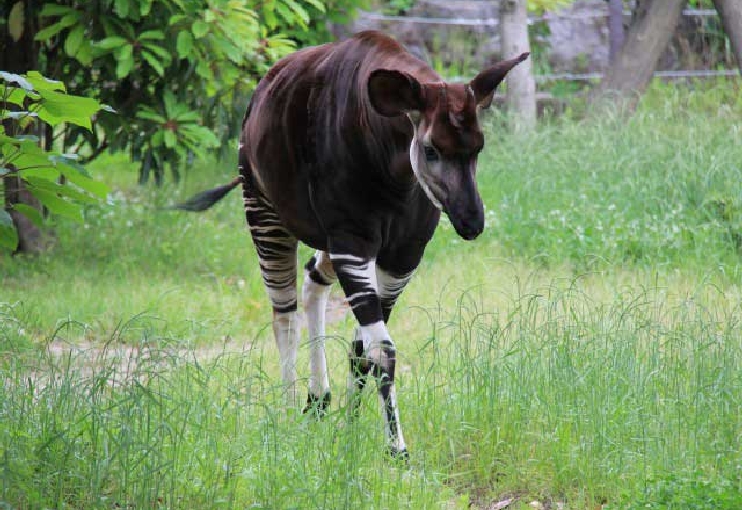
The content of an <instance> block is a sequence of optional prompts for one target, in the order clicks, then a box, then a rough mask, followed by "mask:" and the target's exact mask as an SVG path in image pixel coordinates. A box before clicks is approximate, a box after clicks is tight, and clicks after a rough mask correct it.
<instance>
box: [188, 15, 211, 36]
mask: <svg viewBox="0 0 742 510" xmlns="http://www.w3.org/2000/svg"><path fill="white" fill-rule="evenodd" d="M191 31H192V32H193V36H194V37H195V38H196V39H201V38H202V37H203V36H205V35H206V34H207V33H208V32H209V25H207V24H206V22H205V21H204V20H201V19H197V20H196V21H194V22H193V26H192V27H191Z"/></svg>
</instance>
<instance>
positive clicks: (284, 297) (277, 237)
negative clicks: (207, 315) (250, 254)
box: [243, 181, 301, 407]
mask: <svg viewBox="0 0 742 510" xmlns="http://www.w3.org/2000/svg"><path fill="white" fill-rule="evenodd" d="M243 189H244V192H243V197H244V201H245V216H246V217H247V224H248V227H249V229H250V235H251V236H252V239H253V243H254V244H255V249H256V250H257V252H258V260H259V263H260V272H261V274H262V276H263V283H264V284H265V288H266V290H267V291H268V297H269V298H270V300H271V304H272V305H273V334H274V336H275V339H276V345H277V347H278V353H279V356H280V363H281V379H282V380H283V383H284V385H285V390H286V399H287V402H288V405H289V407H294V406H296V405H297V400H296V354H297V350H298V348H299V337H300V332H301V324H300V321H299V316H298V314H297V311H296V296H297V290H296V249H297V245H298V243H297V240H296V238H295V237H294V236H293V235H291V234H290V233H289V231H288V230H286V228H285V227H284V226H283V224H282V223H281V220H280V219H279V218H278V215H276V213H275V211H274V210H273V207H272V206H271V204H270V203H269V202H268V201H267V200H266V199H265V198H263V197H262V196H260V195H259V194H258V193H257V192H255V191H254V187H253V186H252V185H251V184H250V182H249V181H248V183H247V184H246V185H245V186H244V188H243Z"/></svg>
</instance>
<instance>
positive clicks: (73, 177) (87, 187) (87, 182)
mask: <svg viewBox="0 0 742 510" xmlns="http://www.w3.org/2000/svg"><path fill="white" fill-rule="evenodd" d="M64 176H65V177H67V180H68V181H70V182H71V183H72V184H74V185H75V186H77V187H78V188H80V189H82V190H84V191H87V192H88V193H91V194H93V195H95V196H97V197H99V198H103V199H105V198H106V197H107V196H108V193H109V192H110V189H109V188H108V186H106V185H105V184H104V183H102V182H99V181H96V180H94V179H91V178H90V177H88V176H86V175H84V174H82V173H81V172H78V171H76V170H71V171H66V172H64Z"/></svg>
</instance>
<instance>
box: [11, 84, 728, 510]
mask: <svg viewBox="0 0 742 510" xmlns="http://www.w3.org/2000/svg"><path fill="white" fill-rule="evenodd" d="M575 109H577V107H575ZM740 119H742V94H740V82H739V81H738V80H720V81H718V82H713V83H703V84H700V83H690V84H683V85H678V86H673V85H668V84H662V83H655V84H654V85H653V86H652V88H651V89H650V91H649V92H648V94H647V96H646V97H645V98H644V100H643V102H642V104H641V106H640V109H639V111H638V112H637V113H636V114H635V115H634V116H632V117H631V118H628V119H627V118H620V117H619V116H617V115H613V114H610V113H604V114H602V115H600V116H598V115H595V114H592V115H589V116H588V117H583V116H582V115H581V114H580V115H578V114H576V113H570V112H567V114H566V115H565V116H564V117H563V118H560V119H548V120H546V121H544V122H543V124H542V125H541V126H540V127H539V129H538V130H537V131H536V132H535V133H532V134H529V135H509V134H506V133H505V132H504V130H503V127H502V124H503V123H502V119H501V118H500V117H499V116H497V115H496V114H492V115H490V116H489V120H488V121H487V135H488V136H487V145H486V148H485V151H484V153H483V155H482V157H481V159H480V164H479V176H478V180H479V183H480V188H481V191H482V195H483V198H484V202H485V205H486V208H487V227H486V230H485V232H484V233H483V234H482V236H481V237H480V238H479V239H478V240H477V241H474V242H465V241H462V240H459V239H457V238H456V236H455V233H454V232H453V229H452V227H451V226H450V224H448V222H447V221H444V222H442V224H441V226H440V227H439V230H438V232H437V233H436V236H435V238H434V240H433V241H432V243H431V244H430V245H429V247H428V250H427V252H426V257H425V260H424V262H423V264H422V265H421V267H420V268H419V270H418V273H417V275H416V277H415V278H414V279H413V281H412V282H411V283H410V285H409V287H408V289H407V290H406V291H405V293H404V294H403V296H402V298H401V299H400V302H399V304H398V306H397V309H396V310H395V312H394V313H393V315H392V319H391V322H390V330H391V332H392V335H393V336H394V338H395V341H396V343H397V348H398V352H399V365H398V366H399V367H400V368H399V369H398V372H399V376H398V391H399V404H400V409H401V415H402V416H401V419H402V423H403V426H404V429H405V437H406V439H407V441H408V443H409V447H410V450H411V457H410V460H409V463H408V464H405V463H402V462H396V461H392V460H390V459H389V458H388V457H387V456H386V455H385V453H384V438H383V431H382V427H381V423H382V420H381V418H380V414H379V409H378V403H377V400H376V396H375V394H373V392H368V393H367V394H366V395H365V398H364V405H363V407H362V411H361V413H360V417H359V419H358V420H356V421H353V422H349V421H348V420H346V413H345V407H344V404H345V402H344V394H345V389H344V386H345V380H346V376H347V373H346V372H347V364H348V362H347V350H348V342H349V340H350V338H351V334H352V329H353V321H352V317H351V315H350V314H349V313H348V311H347V309H346V308H345V307H344V306H343V304H342V298H341V295H340V293H339V292H338V290H339V289H336V290H335V291H334V294H333V296H334V297H333V310H332V314H331V317H332V323H331V324H330V326H329V331H328V333H329V335H330V336H329V338H328V356H329V359H328V364H329V366H330V370H331V377H332V380H331V382H332V388H333V406H332V409H331V412H330V414H329V416H327V418H326V419H325V420H323V421H320V422H316V421H313V420H311V419H308V418H307V417H304V416H302V415H300V414H298V413H296V412H294V411H293V410H284V409H283V407H282V405H281V389H280V387H279V377H278V355H277V352H276V349H275V346H274V345H273V340H272V336H271V334H270V323H269V320H270V313H271V312H270V306H269V304H268V302H267V299H266V297H265V295H264V291H263V289H262V284H261V281H260V276H259V273H258V271H257V263H256V260H255V254H254V249H253V248H252V246H251V243H250V241H249V238H248V235H247V231H246V228H245V225H244V217H243V213H242V206H241V203H240V197H239V196H238V193H234V194H233V196H229V197H228V198H227V199H226V200H225V201H224V202H223V203H221V204H219V205H218V206H217V207H215V208H214V209H213V210H211V211H209V212H206V213H202V214H185V213H180V212H174V211H170V210H167V209H165V207H166V206H167V205H169V204H172V203H174V202H176V201H178V200H182V199H184V198H186V197H187V196H189V195H190V194H191V193H193V192H195V191H198V190H200V189H203V188H206V187H211V186H214V185H216V184H220V183H223V182H226V181H227V180H228V179H230V178H231V176H233V174H234V167H235V163H234V161H227V162H221V163H216V162H212V161H210V162H196V163H194V164H193V167H192V168H190V169H188V171H187V172H186V173H185V178H184V181H183V182H182V183H180V184H178V185H175V184H168V185H166V186H165V187H163V188H162V189H151V188H139V187H137V186H136V185H135V184H134V182H135V170H136V169H135V168H133V167H132V165H130V164H129V163H128V162H127V161H126V159H125V158H124V157H123V156H120V155H113V156H106V157H105V159H103V160H100V161H98V162H97V163H96V164H94V165H93V167H92V168H91V171H92V172H93V173H94V174H95V175H96V177H97V178H99V179H101V180H103V181H105V182H107V183H108V184H109V185H110V186H111V188H112V193H111V195H110V198H109V200H108V203H106V204H101V205H97V206H87V207H86V210H85V220H84V222H83V223H82V224H78V223H73V222H68V221H67V220H62V219H51V228H52V229H53V231H54V233H55V237H56V241H55V243H54V246H53V247H52V249H51V250H50V251H49V252H48V253H46V254H44V255H42V256H40V257H37V258H11V257H10V256H7V255H2V256H0V372H1V376H2V379H3V388H2V392H3V393H2V395H1V396H0V453H1V454H2V458H3V463H2V470H1V471H0V506H1V507H3V508H12V509H36V508H59V509H62V508H65V509H98V508H100V509H111V508H136V509H140V508H141V509H145V508H157V509H160V508H161V509H165V508H172V509H186V508H272V509H288V508H301V509H305V508H351V507H352V508H378V509H382V508H384V509H386V508H389V509H392V508H413V509H423V508H431V509H433V508H443V509H465V508H476V509H487V508H497V506H496V505H497V503H498V502H504V501H507V500H512V502H511V503H510V505H509V506H508V507H507V508H509V509H526V508H527V509H530V508H544V509H547V508H569V509H591V510H593V509H596V508H605V509H625V508H642V509H644V508H652V509H688V508H694V509H725V508H728V509H736V508H742V478H741V475H740V465H742V453H741V452H740V450H739V443H740V437H739V434H740V430H742V322H741V321H742V310H741V309H740V307H741V305H740V303H741V300H740V298H741V297H742V286H741V284H742V263H741V260H740V254H741V253H742V143H740V142H741V141H742V121H741V120H740ZM309 255H310V251H308V250H306V249H302V251H301V253H300V257H301V258H302V261H303V260H305V259H306V258H308V256H309ZM299 363H300V365H299V368H300V370H299V371H300V377H303V379H302V382H301V383H300V387H305V386H306V377H308V370H307V368H306V366H307V349H306V346H302V348H301V352H300V360H299ZM504 504H505V503H502V505H504ZM502 505H500V507H502ZM539 505H540V506H539Z"/></svg>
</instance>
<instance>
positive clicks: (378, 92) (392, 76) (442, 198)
mask: <svg viewBox="0 0 742 510" xmlns="http://www.w3.org/2000/svg"><path fill="white" fill-rule="evenodd" d="M527 57H528V53H523V54H522V55H520V56H519V57H516V58H513V59H511V60H505V61H503V62H499V63H498V64H496V65H494V66H493V67H490V68H488V69H486V70H484V71H482V72H481V73H479V74H478V75H477V76H476V77H475V78H474V79H473V80H472V81H471V82H469V83H459V84H450V83H443V82H435V83H421V82H420V81H418V80H417V79H416V78H414V77H413V76H411V75H410V74H408V73H405V72H404V71H399V70H390V69H377V70H375V71H374V72H372V73H371V75H370V77H369V81H368V93H369V99H370V100H371V105H372V106H373V107H374V109H375V110H376V111H377V112H378V113H379V114H381V115H383V116H386V117H393V116H397V115H402V114H406V115H407V116H408V117H409V118H410V120H411V121H412V125H413V127H414V136H413V138H412V143H411V145H410V163H411V164H412V170H413V171H414V172H415V176H416V177H417V180H418V182H419V183H420V186H421V187H422V188H423V190H425V193H426V195H427V196H428V198H429V199H430V201H431V202H433V204H435V206H436V207H438V208H439V209H441V210H443V211H444V212H445V213H446V214H447V215H448V217H449V219H450V220H451V223H452V224H453V226H454V228H455V229H456V232H457V233H458V234H459V235H460V236H461V237H462V238H464V239H467V240H469V239H474V238H476V237H477V236H478V235H479V234H481V233H482V230H483V229H484V207H483V205H482V199H481V197H480V196H479V191H478V190H477V184H476V181H475V173H476V168H477V155H478V154H479V152H480V151H481V150H482V147H483V146H484V136H483V135H482V130H481V128H480V127H479V122H478V120H477V114H478V112H479V110H481V109H482V108H487V107H489V106H490V104H491V103H492V96H493V95H494V92H495V88H496V87H497V85H499V83H500V82H501V81H502V80H503V79H504V78H505V75H506V74H507V73H508V71H510V70H511V69H512V68H513V67H514V66H516V65H517V64H519V63H520V62H522V61H523V60H525V59H526V58H527Z"/></svg>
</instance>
